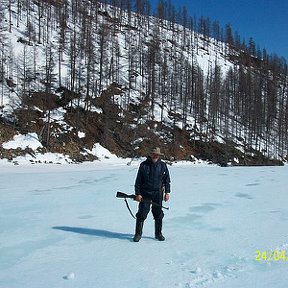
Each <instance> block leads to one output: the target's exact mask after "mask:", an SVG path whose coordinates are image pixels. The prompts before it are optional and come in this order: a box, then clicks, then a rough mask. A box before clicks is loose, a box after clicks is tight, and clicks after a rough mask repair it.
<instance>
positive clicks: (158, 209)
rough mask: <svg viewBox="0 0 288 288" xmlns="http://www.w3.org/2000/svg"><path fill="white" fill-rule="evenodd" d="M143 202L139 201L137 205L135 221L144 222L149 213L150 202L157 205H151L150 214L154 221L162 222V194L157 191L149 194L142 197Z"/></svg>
mask: <svg viewBox="0 0 288 288" xmlns="http://www.w3.org/2000/svg"><path fill="white" fill-rule="evenodd" d="M142 197H143V199H144V200H145V201H141V202H140V203H139V207H138V212H137V214H136V217H137V219H139V220H141V221H144V220H145V219H146V218H147V215H148V213H149V211H150V206H151V203H149V202H150V201H152V202H154V203H157V204H159V206H158V205H153V204H152V214H153V217H154V219H155V220H162V219H163V217H164V213H163V211H162V198H163V194H162V193H161V192H159V190H158V191H153V192H149V193H146V194H143V195H142Z"/></svg>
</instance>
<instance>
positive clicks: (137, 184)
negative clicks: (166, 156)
mask: <svg viewBox="0 0 288 288" xmlns="http://www.w3.org/2000/svg"><path fill="white" fill-rule="evenodd" d="M141 186H142V165H140V167H139V169H138V173H137V177H136V180H135V186H134V187H135V194H136V195H141Z"/></svg>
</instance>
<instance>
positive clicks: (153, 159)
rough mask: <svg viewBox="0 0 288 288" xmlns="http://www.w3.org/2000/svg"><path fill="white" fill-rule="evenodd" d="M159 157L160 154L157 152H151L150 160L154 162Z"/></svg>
mask: <svg viewBox="0 0 288 288" xmlns="http://www.w3.org/2000/svg"><path fill="white" fill-rule="evenodd" d="M159 157H160V156H159V155H158V154H155V153H152V155H151V158H152V161H153V162H154V163H155V162H157V161H158V159H159Z"/></svg>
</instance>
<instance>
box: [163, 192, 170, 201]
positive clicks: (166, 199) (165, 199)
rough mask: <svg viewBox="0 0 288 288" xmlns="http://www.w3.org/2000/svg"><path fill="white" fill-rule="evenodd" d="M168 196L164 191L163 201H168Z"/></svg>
mask: <svg viewBox="0 0 288 288" xmlns="http://www.w3.org/2000/svg"><path fill="white" fill-rule="evenodd" d="M169 198H170V195H169V193H165V194H164V201H165V202H167V201H169Z"/></svg>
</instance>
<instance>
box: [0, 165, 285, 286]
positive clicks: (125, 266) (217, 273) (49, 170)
mask: <svg viewBox="0 0 288 288" xmlns="http://www.w3.org/2000/svg"><path fill="white" fill-rule="evenodd" d="M137 168H138V165H134V166H133V165H132V166H127V165H115V166H112V165H111V166H109V165H106V166H101V165H93V164H87V165H86V164H83V165H38V166H33V165H31V166H0V170H1V172H0V211H1V214H0V218H1V219H0V255H1V256H0V287H1V288H16V287H17V288H20V287H21V288H23V287H27V288H40V287H41V288H46V287H47V288H56V287H57V288H60V287H61V288H62V287H79V288H80V287H81V288H92V287H93V288H97V287H101V288H105V287H123V288H124V287H125V288H127V287H129V288H130V287H131V288H134V287H135V288H136V287H139V288H140V287H141V288H145V287H151V288H157V287H159V288H160V287H161V288H163V287H167V288H170V287H171V288H172V287H183V288H184V287H185V288H186V287H191V288H192V287H193V288H194V287H195V288H198V287H213V288H216V287H219V288H220V287H221V288H226V287H227V288H234V287H239V288H240V287H241V288H244V287H247V288H250V287H259V288H260V287H261V288H264V287H271V288H275V287H286V286H287V282H288V276H287V275H288V274H287V269H288V232H287V231H288V230H287V227H288V209H287V206H288V204H287V203H288V201H287V200H288V194H287V184H288V181H287V176H288V167H287V166H285V167H253V168H252V167H250V168H243V167H241V168H240V167H237V168H236V167H235V168H220V167H215V166H201V167H199V166H192V165H172V166H170V167H169V169H170V173H171V178H172V189H171V190H172V193H171V200H170V201H169V202H168V203H165V205H169V207H170V210H169V211H164V212H165V218H164V227H163V234H164V236H165V237H166V241H165V242H159V241H157V240H155V239H154V238H153V236H154V223H153V222H154V221H153V219H152V216H151V213H150V214H149V217H148V218H147V220H146V222H145V223H144V230H143V238H142V239H141V241H140V242H139V243H134V242H132V241H131V239H132V237H133V234H134V225H135V220H134V219H133V218H132V217H131V216H130V214H129V212H128V210H127V209H126V207H125V203H124V201H123V200H121V199H116V198H115V194H116V191H117V190H119V191H123V192H127V193H128V194H132V193H133V192H134V191H133V186H134V180H135V177H136V172H137ZM129 201H130V200H129ZM129 204H130V206H131V208H132V210H133V212H134V213H136V211H137V205H136V203H135V202H133V201H130V202H129ZM257 250H259V251H261V253H263V252H264V254H261V256H263V258H261V260H260V261H256V256H257V252H256V251H257ZM265 251H267V259H266V260H265V259H264V258H265ZM270 251H271V253H273V254H272V258H271V259H268V256H269V253H270ZM275 251H279V253H280V252H281V253H282V256H283V255H284V253H286V258H287V259H283V257H281V259H279V257H277V255H278V254H277V253H278V252H275ZM283 251H284V252H283ZM278 256H279V255H278ZM274 258H275V259H274Z"/></svg>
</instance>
